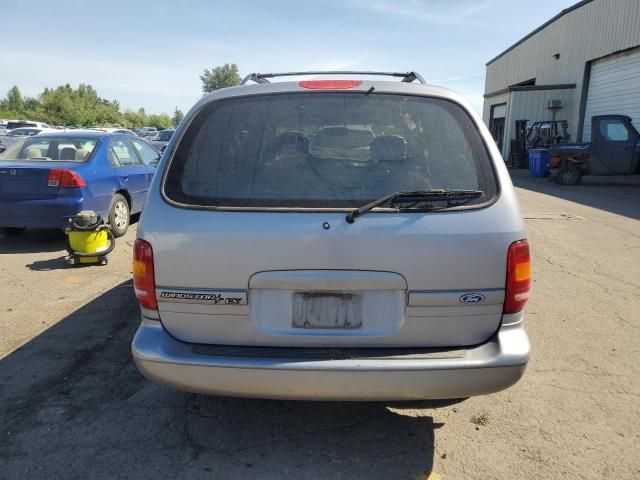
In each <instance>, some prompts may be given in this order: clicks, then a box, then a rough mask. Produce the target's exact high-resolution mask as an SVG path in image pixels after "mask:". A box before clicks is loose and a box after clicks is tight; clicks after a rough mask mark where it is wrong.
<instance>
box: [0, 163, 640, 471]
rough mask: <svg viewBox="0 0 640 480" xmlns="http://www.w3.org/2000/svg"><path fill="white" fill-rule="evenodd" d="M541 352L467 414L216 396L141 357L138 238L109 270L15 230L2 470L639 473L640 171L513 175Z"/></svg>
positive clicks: (54, 242) (4, 288) (6, 316)
mask: <svg viewBox="0 0 640 480" xmlns="http://www.w3.org/2000/svg"><path fill="white" fill-rule="evenodd" d="M514 177H515V180H514V181H515V183H516V185H517V186H518V195H519V198H520V202H521V206H522V209H523V213H524V215H525V217H526V222H527V226H528V231H529V240H530V242H531V245H532V252H533V262H534V276H535V282H534V287H533V297H532V300H531V301H530V303H529V304H528V306H527V319H526V322H527V329H528V332H529V334H530V337H531V341H532V346H533V358H532V361H531V363H530V364H529V368H528V370H527V373H526V374H525V376H524V378H523V379H522V381H521V382H519V383H518V384H517V385H515V386H514V387H512V388H511V389H509V390H507V391H504V392H501V393H498V394H495V395H490V396H485V397H476V398H471V399H468V400H466V401H463V402H461V403H457V404H454V405H448V406H447V405H442V404H440V405H439V404H434V403H427V402H414V403H411V404H386V403H315V402H287V401H266V400H264V401H263V400H246V399H232V398H217V397H205V396H200V395H193V394H188V393H181V392H175V391H171V390H167V389H165V388H162V387H159V386H156V385H154V384H152V383H150V382H148V381H147V380H145V379H144V378H143V377H142V376H141V375H140V374H139V373H138V372H137V370H136V368H135V365H134V364H133V362H132V360H131V355H130V352H129V344H130V341H131V338H132V336H133V334H134V332H135V329H136V326H137V322H138V319H137V307H136V303H135V300H134V298H133V295H132V291H131V284H130V282H129V278H130V266H129V264H130V255H131V243H132V241H133V238H134V237H135V232H134V229H132V230H131V231H130V232H129V233H128V234H127V236H125V237H124V238H122V239H120V240H119V241H118V246H117V248H116V250H115V251H114V253H113V254H112V255H111V262H110V264H109V265H108V266H104V267H85V268H73V269H70V268H67V267H66V266H65V265H64V263H63V261H62V258H63V255H64V253H63V251H62V250H63V246H64V237H63V236H61V235H60V234H58V233H56V232H27V234H26V235H24V236H22V237H18V238H11V237H3V236H0V287H1V288H0V435H1V437H0V438H1V439H2V440H1V441H0V478H2V479H7V480H8V479H24V478H33V479H39V478H61V479H75V478H78V479H86V478H97V479H102V478H104V479H112V478H171V479H174V478H181V479H189V478H212V479H213V478H216V479H246V478H267V479H276V478H294V479H320V478H333V479H367V480H371V479H402V478H406V479H412V480H413V479H427V478H430V479H462V478H471V479H483V480H486V479H493V478H495V479H513V478H522V479H540V478H571V479H573V478H579V479H598V480H600V479H603V478H607V479H608V478H615V479H637V478H640V454H639V453H638V451H639V450H638V443H639V441H640V366H639V363H638V360H637V359H638V358H640V341H639V340H640V336H639V324H640V181H638V180H640V179H638V178H637V177H636V178H626V179H613V180H612V179H592V180H590V179H587V181H586V184H585V185H582V186H579V187H559V186H556V185H553V184H550V183H549V182H548V181H546V180H544V179H542V180H538V179H530V178H528V177H526V176H525V175H524V174H522V173H521V172H517V173H516V174H514Z"/></svg>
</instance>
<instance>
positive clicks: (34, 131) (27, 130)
mask: <svg viewBox="0 0 640 480" xmlns="http://www.w3.org/2000/svg"><path fill="white" fill-rule="evenodd" d="M44 131H51V132H54V131H55V130H54V129H52V128H40V127H21V128H14V129H13V130H7V131H6V132H5V136H7V137H32V136H33V135H38V134H39V133H40V132H44Z"/></svg>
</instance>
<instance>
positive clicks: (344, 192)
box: [163, 92, 497, 208]
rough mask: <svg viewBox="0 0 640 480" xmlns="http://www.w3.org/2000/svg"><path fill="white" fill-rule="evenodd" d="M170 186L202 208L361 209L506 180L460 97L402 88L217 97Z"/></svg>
mask: <svg viewBox="0 0 640 480" xmlns="http://www.w3.org/2000/svg"><path fill="white" fill-rule="evenodd" d="M163 188H164V194H165V195H166V196H167V198H169V199H170V200H173V201H175V202H178V203H182V204H186V205H194V206H211V207H247V208H265V207H278V208H352V207H357V206H360V205H363V204H365V203H368V202H369V201H372V200H375V199H377V198H380V197H382V196H384V195H387V194H390V193H393V192H399V191H409V190H410V191H415V190H426V189H440V188H442V189H469V190H482V192H483V194H482V195H481V196H479V197H478V198H476V199H474V200H473V201H471V202H469V203H467V204H466V205H467V206H468V205H474V204H484V203H486V202H487V201H489V200H491V199H492V198H493V197H495V195H496V192H497V186H496V181H495V176H494V171H493V167H492V164H491V161H490V159H489V157H488V153H487V150H486V147H485V145H484V143H483V141H482V139H481V137H480V134H479V132H478V130H477V128H476V126H475V125H474V123H473V121H472V120H471V118H470V117H469V115H468V114H467V113H466V111H465V110H464V109H463V108H462V107H460V106H459V105H457V104H456V103H453V102H450V101H447V100H443V99H438V98H432V97H416V96H403V95H393V94H376V93H373V94H369V95H364V94H363V93H355V92H350V93H344V92H340V93H334V92H314V93H290V94H271V95H257V96H250V97H240V98H233V99H226V100H221V101H217V102H212V103H210V104H209V105H207V106H205V107H204V108H203V109H202V110H201V111H200V112H199V113H198V114H197V115H196V117H195V118H194V120H193V121H192V122H191V124H190V125H189V126H188V127H187V130H186V132H185V134H184V136H183V137H182V138H181V139H180V141H179V144H178V145H177V148H176V150H175V154H174V156H173V158H172V160H171V161H170V164H169V166H168V171H167V173H166V177H165V183H164V187H163Z"/></svg>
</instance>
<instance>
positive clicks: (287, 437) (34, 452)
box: [0, 282, 441, 480]
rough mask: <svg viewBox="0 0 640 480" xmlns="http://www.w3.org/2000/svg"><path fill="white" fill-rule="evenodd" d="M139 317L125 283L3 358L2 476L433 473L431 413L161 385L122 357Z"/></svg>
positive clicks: (396, 476) (0, 403)
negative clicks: (238, 396)
mask: <svg viewBox="0 0 640 480" xmlns="http://www.w3.org/2000/svg"><path fill="white" fill-rule="evenodd" d="M137 323H138V310H137V306H136V304H135V301H134V298H133V295H132V288H131V284H130V283H129V282H126V283H123V284H120V285H118V286H116V287H114V288H113V289H111V290H109V291H108V292H106V293H104V294H103V295H101V296H100V297H98V298H96V299H95V300H93V301H92V302H90V303H88V304H87V305H85V306H84V307H82V308H80V309H79V310H77V311H75V312H74V313H72V314H70V315H69V316H67V317H66V318H65V319H63V320H62V321H60V322H59V323H58V324H56V325H55V326H53V327H51V328H50V329H48V330H47V331H45V332H44V333H42V334H41V335H40V336H38V337H36V338H34V339H33V340H31V341H30V342H29V343H27V344H26V345H24V346H23V347H21V348H20V349H18V350H16V351H15V352H13V353H11V354H10V355H8V356H7V357H5V358H4V359H2V360H0V415H1V418H2V423H3V427H2V431H1V432H0V434H1V435H2V442H0V464H1V465H3V466H2V472H3V474H2V477H3V479H7V480H9V479H18V478H20V479H22V478H66V479H73V478H78V479H80V478H89V477H90V478H93V479H96V478H105V479H106V478H109V479H110V478H116V477H122V478H171V479H175V478H181V479H186V478H238V479H240V478H242V479H244V478H273V479H276V478H282V477H287V478H289V477H291V478H295V479H307V478H308V479H319V478H344V479H367V480H371V479H378V478H380V479H383V478H384V479H391V478H393V479H399V478H407V479H415V478H425V477H426V476H427V475H428V473H429V472H430V471H431V468H432V464H433V449H434V431H435V429H437V428H438V427H440V426H441V425H438V424H434V422H433V419H432V417H430V416H411V415H410V412H411V410H410V409H408V410H403V409H402V408H394V407H398V405H397V404H396V405H393V406H389V405H387V404H384V403H321V402H291V401H266V400H249V399H234V398H220V397H206V396H200V395H194V394H188V393H181V392H175V391H172V390H168V389H165V388H163V387H159V386H157V385H154V384H152V383H151V382H149V381H147V380H146V379H144V378H143V377H142V376H141V375H140V374H139V373H138V371H137V369H136V367H135V365H134V363H133V361H132V359H131V353H130V349H129V346H130V342H131V339H132V337H133V335H134V333H135V329H136V327H137ZM414 406H415V405H414ZM424 406H425V405H424V404H422V405H420V408H424ZM414 412H415V411H414ZM422 413H423V415H424V411H423V412H422ZM414 415H415V413H414ZM425 474H426V475H425Z"/></svg>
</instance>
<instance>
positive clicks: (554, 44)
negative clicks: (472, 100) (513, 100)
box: [485, 0, 640, 137]
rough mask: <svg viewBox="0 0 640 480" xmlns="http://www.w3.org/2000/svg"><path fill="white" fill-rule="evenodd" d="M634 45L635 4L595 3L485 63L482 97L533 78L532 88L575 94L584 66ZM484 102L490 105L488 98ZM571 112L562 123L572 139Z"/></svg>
mask: <svg viewBox="0 0 640 480" xmlns="http://www.w3.org/2000/svg"><path fill="white" fill-rule="evenodd" d="M532 5H533V4H532ZM531 8H535V6H532V7H531ZM638 45H640V0H594V1H593V2H591V3H587V4H585V5H583V6H582V7H580V8H577V9H576V10H573V11H572V12H569V13H567V14H566V15H564V16H563V17H561V18H559V19H558V20H556V21H555V22H553V23H552V24H550V25H549V26H547V27H546V28H544V29H543V30H541V31H540V32H538V33H536V34H535V35H534V36H532V37H531V38H529V39H527V40H525V41H524V42H523V43H521V44H520V45H518V46H517V47H515V48H514V49H513V50H511V51H509V52H507V53H506V54H505V55H503V56H502V57H500V58H498V59H497V60H495V61H494V62H493V63H491V64H489V65H488V66H487V76H486V84H485V93H491V92H495V91H499V90H502V89H504V88H507V87H508V86H510V85H514V84H516V83H520V82H523V81H525V80H529V79H532V78H535V79H536V85H550V84H558V83H575V84H577V85H576V92H581V91H582V82H583V77H584V68H585V63H586V62H588V61H591V60H594V59H597V58H599V57H603V56H605V55H609V54H611V53H614V52H617V51H620V50H625V49H628V48H631V47H635V46H638ZM556 53H559V54H560V58H559V59H558V60H556V59H554V58H553V55H554V54H556ZM579 95H580V94H579V93H578V97H576V99H575V102H576V103H577V102H578V101H579ZM485 103H491V104H493V103H495V102H494V101H493V97H491V98H487V99H486V101H485ZM485 110H486V107H485ZM572 110H573V111H572V112H571V113H572V116H571V118H567V120H569V129H570V131H571V132H572V135H574V137H575V132H576V129H577V124H578V110H579V109H578V108H577V106H576V108H573V109H572ZM511 118H513V117H511Z"/></svg>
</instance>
